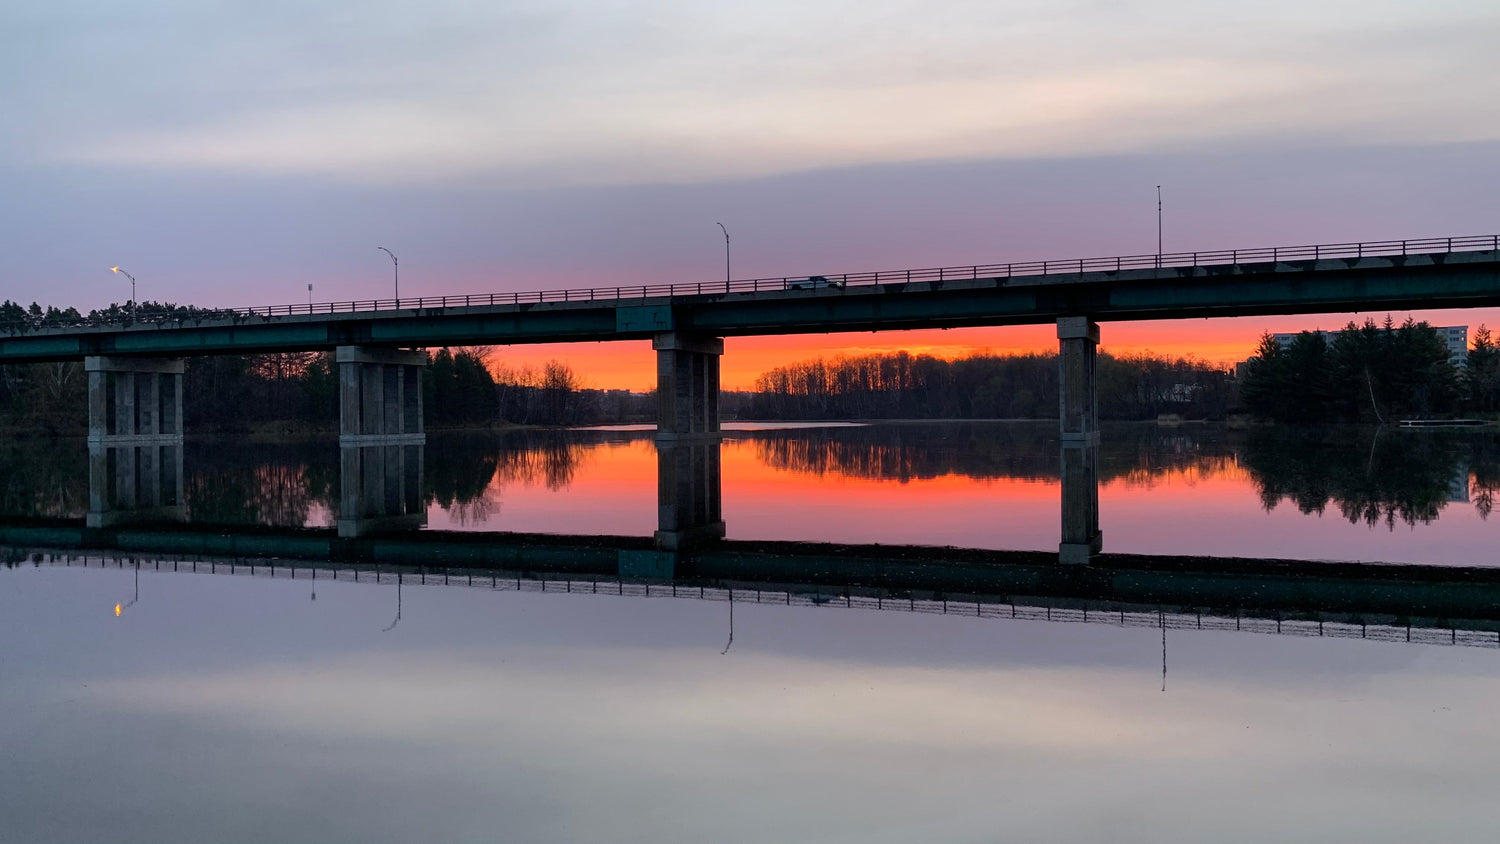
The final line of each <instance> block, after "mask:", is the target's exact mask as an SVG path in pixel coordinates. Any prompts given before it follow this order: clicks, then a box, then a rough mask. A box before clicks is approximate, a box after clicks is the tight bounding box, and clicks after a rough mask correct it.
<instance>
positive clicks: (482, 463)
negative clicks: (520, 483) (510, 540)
mask: <svg viewBox="0 0 1500 844" xmlns="http://www.w3.org/2000/svg"><path fill="white" fill-rule="evenodd" d="M426 460H427V465H426V473H427V484H428V486H429V488H430V493H429V495H428V498H427V500H428V501H432V502H436V503H437V505H438V506H440V507H442V508H443V509H444V510H447V511H448V512H449V513H452V514H453V516H454V517H455V518H457V519H458V523H459V524H461V525H469V524H480V523H483V522H485V521H488V520H489V517H490V516H491V515H493V514H494V513H495V512H496V511H498V510H499V509H500V503H499V502H498V501H496V500H494V499H493V498H492V497H490V495H489V487H490V481H491V480H492V479H493V478H494V477H495V467H496V465H497V464H498V462H499V461H498V458H497V457H496V455H495V453H494V451H493V450H491V449H490V448H488V447H487V445H486V444H484V443H480V442H477V441H475V440H472V439H468V438H463V437H454V438H451V439H445V440H444V441H443V444H442V446H441V447H437V448H433V449H431V450H429V451H428V456H427V458H426Z"/></svg>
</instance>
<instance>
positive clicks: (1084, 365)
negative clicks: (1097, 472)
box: [1057, 317, 1099, 445]
mask: <svg viewBox="0 0 1500 844" xmlns="http://www.w3.org/2000/svg"><path fill="white" fill-rule="evenodd" d="M1057 345H1058V350H1057V369H1058V373H1057V375H1058V379H1057V381H1058V383H1057V392H1058V403H1059V407H1058V421H1059V422H1060V424H1061V427H1062V440H1063V442H1064V443H1070V442H1083V443H1093V444H1095V445H1098V444H1099V392H1098V389H1097V384H1096V379H1095V373H1096V371H1097V369H1098V359H1099V325H1098V324H1097V323H1095V322H1094V321H1093V320H1091V319H1089V318H1088V317H1062V318H1061V319H1059V320H1058V321H1057Z"/></svg>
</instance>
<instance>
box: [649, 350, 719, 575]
mask: <svg viewBox="0 0 1500 844" xmlns="http://www.w3.org/2000/svg"><path fill="white" fill-rule="evenodd" d="M651 348H653V349H655V350H656V400H657V405H656V412H657V416H656V467H657V472H656V503H657V531H656V547H657V548H658V549H660V550H662V551H680V550H683V549H685V548H689V547H692V546H694V545H700V544H703V543H707V542H712V541H714V540H717V539H723V538H724V515H723V506H722V503H721V500H720V491H721V483H720V472H719V451H720V433H719V358H720V357H721V356H722V355H723V354H724V341H723V340H722V339H720V338H718V337H709V336H702V335H693V334H682V333H679V332H675V331H674V332H667V333H664V334H658V335H656V336H655V337H654V338H652V340H651Z"/></svg>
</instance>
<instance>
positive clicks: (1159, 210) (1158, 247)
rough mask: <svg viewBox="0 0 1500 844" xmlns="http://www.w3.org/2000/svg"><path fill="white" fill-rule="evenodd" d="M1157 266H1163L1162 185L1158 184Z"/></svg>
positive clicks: (1158, 267)
mask: <svg viewBox="0 0 1500 844" xmlns="http://www.w3.org/2000/svg"><path fill="white" fill-rule="evenodd" d="M1156 266H1157V269H1160V268H1161V185H1157V186H1156Z"/></svg>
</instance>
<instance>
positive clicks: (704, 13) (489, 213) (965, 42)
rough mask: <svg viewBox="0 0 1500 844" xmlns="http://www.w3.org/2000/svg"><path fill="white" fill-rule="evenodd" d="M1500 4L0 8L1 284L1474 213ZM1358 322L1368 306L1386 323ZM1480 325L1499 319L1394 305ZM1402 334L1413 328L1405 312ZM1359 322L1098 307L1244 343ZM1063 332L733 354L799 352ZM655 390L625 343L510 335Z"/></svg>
mask: <svg viewBox="0 0 1500 844" xmlns="http://www.w3.org/2000/svg"><path fill="white" fill-rule="evenodd" d="M1497 36H1500V7H1496V6H1495V5H1494V4H1493V3H1489V2H1459V0H1448V1H1447V2H1444V1H1443V0H1438V1H1437V2H1430V3H1424V4H1421V5H1420V6H1419V5H1417V4H1412V3H1409V2H1395V0H1376V2H1321V3H1306V2H1265V3H1256V4H1237V5H1234V6H1228V7H1221V6H1220V4H1204V3H1193V2H1180V1H1178V0H1160V2H1109V0H1096V2H1050V0H1049V2H1040V0H1038V1H1037V2H992V1H987V2H960V1H959V0H923V1H922V2H917V0H861V2H852V1H851V2H842V0H830V1H826V2H818V1H817V0H799V2H774V1H772V2H760V3H755V4H743V3H741V4H728V3H701V2H691V3H690V2H680V1H679V0H656V2H629V3H626V2H617V1H616V0H548V2H545V3H543V2H520V3H506V2H487V3H476V2H471V1H469V0H437V2H425V3H422V4H416V3H402V2H361V3H354V2H297V3H291V2H261V3H256V4H247V3H231V2H196V3H164V2H160V1H159V0H155V1H154V2H149V3H148V2H108V3H105V2H89V0H48V1H47V2H40V0H17V2H12V3H8V4H5V5H4V6H3V7H0V258H3V262H4V263H3V270H0V299H6V298H9V299H14V300H17V301H20V302H22V303H24V304H29V303H30V302H32V301H36V302H40V303H42V304H43V305H48V304H54V305H58V306H75V307H78V308H80V309H82V310H87V309H89V308H94V307H102V306H106V305H108V304H109V303H111V302H124V301H125V300H126V299H127V298H128V297H129V295H130V293H129V288H128V283H127V282H126V280H125V279H123V278H122V277H120V276H117V275H113V274H111V273H110V272H109V271H108V270H109V267H111V266H114V265H120V266H122V267H124V268H126V269H127V270H129V271H130V272H131V273H133V274H134V275H135V276H136V278H137V279H138V281H139V284H138V290H137V293H138V295H139V297H140V298H142V299H154V300H165V301H172V302H177V303H182V304H189V303H190V304H195V305H202V306H246V305H264V304H283V303H289V302H305V301H306V300H307V298H308V290H307V286H308V285H309V284H311V285H312V286H313V290H312V297H313V298H314V299H315V300H316V301H320V302H321V301H343V300H349V299H361V298H373V297H377V296H379V297H389V296H390V295H391V293H392V288H393V286H394V284H393V281H394V280H393V278H392V269H393V268H392V266H391V263H390V261H389V259H388V258H387V257H386V255H385V253H383V252H380V251H379V250H378V249H377V248H376V247H378V246H384V247H386V248H388V249H390V250H391V251H393V252H394V253H396V254H397V255H398V256H399V257H400V261H401V264H400V268H401V277H400V283H401V293H402V295H403V296H418V295H433V296H435V295H451V294H464V293H478V292H511V291H527V290H540V289H555V288H562V287H571V288H586V287H594V286H614V285H617V284H636V283H643V282H651V283H660V282H688V281H697V280H705V281H706V280H715V279H720V278H723V275H724V271H725V243H724V238H723V236H722V234H721V232H720V229H719V227H718V226H717V225H716V223H723V224H724V226H725V227H726V228H727V229H728V231H729V234H730V243H729V263H730V271H731V273H732V275H733V276H734V277H736V278H749V277H756V276H775V277H781V276H798V275H802V276H805V275H811V274H830V273H840V272H852V271H860V270H872V269H899V268H905V267H924V266H944V265H948V266H953V265H965V264H973V263H989V262H997V261H1010V260H1031V259H1051V258H1071V257H1086V256H1108V255H1116V254H1143V253H1151V252H1154V251H1155V248H1156V236H1157V227H1156V224H1157V217H1156V186H1157V185H1162V192H1163V197H1164V210H1163V217H1162V220H1163V225H1162V239H1163V245H1164V248H1165V249H1166V250H1167V251H1178V250H1182V251H1192V250H1212V249H1220V248H1249V247H1258V246H1271V245H1299V244H1310V243H1331V242H1345V241H1356V240H1380V239H1393V238H1416V237H1428V236H1447V235H1471V234H1493V233H1496V232H1500V194H1497V193H1496V191H1495V190H1494V185H1495V184H1497V176H1500V155H1497V153H1500V109H1497V108H1494V107H1493V106H1492V105H1491V104H1493V103H1494V102H1496V101H1497V99H1500V73H1497V72H1496V71H1497V70H1500V58H1497V57H1496V56H1497V54H1496V53H1495V51H1494V50H1493V44H1494V43H1495V41H1496V38H1497ZM1375 316H1376V317H1377V318H1383V316H1384V314H1378V315H1375ZM1417 316H1418V318H1424V319H1428V320H1429V321H1432V322H1434V323H1435V324H1441V325H1461V324H1468V325H1478V324H1480V323H1487V324H1489V325H1491V326H1495V325H1500V310H1495V309H1487V310H1479V311H1467V312H1461V311H1460V312H1434V313H1419V314H1417ZM1396 317H1397V318H1398V319H1400V318H1402V317H1404V314H1397V315H1396ZM1349 318H1350V315H1342V314H1340V315H1327V316H1313V317H1289V318H1275V319H1272V318H1266V319H1243V320H1194V321H1183V322H1162V323H1129V324H1108V325H1106V326H1105V327H1104V333H1103V345H1104V348H1105V349H1106V350H1107V351H1112V352H1117V353H1131V352H1139V351H1146V350H1151V351H1154V352H1157V353H1161V354H1172V355H1178V354H1194V355H1197V356H1199V357H1202V358H1204V359H1206V360H1210V361H1221V362H1229V361H1233V360H1238V359H1242V358H1244V357H1245V356H1247V355H1248V354H1249V353H1250V351H1251V350H1252V349H1253V347H1254V345H1255V342H1256V340H1257V338H1258V337H1259V335H1260V334H1261V332H1263V331H1266V330H1271V331H1280V330H1297V329H1301V328H1330V327H1333V328H1336V327H1339V326H1341V325H1343V324H1344V323H1345V322H1346V321H1347V320H1348V319H1349ZM1054 344H1055V340H1054V338H1053V334H1052V332H1051V329H1050V328H1049V327H1046V326H1041V327H1029V328H995V329H968V330H962V331H960V330H954V331H939V332H910V333H894V332H893V333H883V334H859V335H837V334H835V335H818V336H813V337H783V338H745V339H731V340H729V341H728V342H727V344H726V350H727V351H726V356H725V358H724V361H723V372H724V377H723V383H724V384H725V386H726V387H729V388H739V387H748V386H750V385H751V384H753V381H754V378H755V376H756V375H757V374H758V373H759V372H761V371H764V370H765V369H767V368H770V367H772V366H776V365H781V364H784V363H788V362H792V361H795V360H799V359H802V358H806V357H811V356H816V355H823V356H833V355H837V354H841V353H863V352H866V351H872V350H888V349H897V348H904V349H909V350H913V351H925V352H929V353H934V354H942V355H948V356H952V355H961V354H966V353H969V352H973V351H981V350H990V351H997V352H1005V351H1031V350H1044V349H1049V348H1052V347H1053V345H1054ZM549 358H556V359H559V360H564V361H566V362H568V363H569V364H570V365H572V366H573V368H574V369H575V370H576V371H577V372H578V373H579V374H580V375H581V376H582V378H583V380H584V382H585V383H586V384H588V385H590V386H596V387H630V388H635V389H643V388H647V387H649V386H651V380H652V372H653V365H652V359H651V352H650V350H649V348H648V346H647V344H645V343H631V344H589V345H573V346H564V347H556V346H554V347H512V348H506V349H499V350H497V351H496V354H495V358H494V359H495V360H496V361H498V362H501V363H504V364H506V365H510V366H523V365H528V364H533V365H534V364H536V363H539V362H541V361H544V360H546V359H549Z"/></svg>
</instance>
